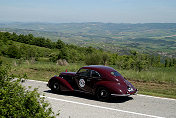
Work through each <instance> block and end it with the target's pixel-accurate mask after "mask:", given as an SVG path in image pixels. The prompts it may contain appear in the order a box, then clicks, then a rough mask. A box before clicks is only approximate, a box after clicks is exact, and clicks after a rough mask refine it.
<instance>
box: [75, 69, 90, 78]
mask: <svg viewBox="0 0 176 118" xmlns="http://www.w3.org/2000/svg"><path fill="white" fill-rule="evenodd" d="M78 73H80V74H79V76H87V77H89V76H90V70H89V69H81V70H79V72H78Z"/></svg>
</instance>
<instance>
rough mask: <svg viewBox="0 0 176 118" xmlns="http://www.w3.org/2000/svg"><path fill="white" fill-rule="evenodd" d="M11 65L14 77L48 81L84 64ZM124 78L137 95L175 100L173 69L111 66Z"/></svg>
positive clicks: (46, 62) (10, 60) (175, 82)
mask: <svg viewBox="0 0 176 118" xmlns="http://www.w3.org/2000/svg"><path fill="white" fill-rule="evenodd" d="M6 61H7V62H9V63H11V64H12V71H11V73H13V74H15V75H21V76H22V75H23V74H26V75H27V77H28V79H33V80H40V81H48V80H49V79H50V78H51V77H52V76H54V75H59V74H60V72H65V70H66V69H67V71H69V72H76V71H77V70H78V69H79V68H80V67H82V66H85V64H83V63H82V64H81V63H74V64H69V65H67V66H60V65H56V63H52V62H48V61H39V62H35V63H27V62H26V61H23V62H22V63H17V64H16V65H15V66H14V63H15V61H17V60H14V59H7V60H6ZM113 68H115V69H116V70H118V71H119V72H120V73H121V74H122V75H123V76H124V77H126V78H127V79H128V80H129V81H130V82H131V83H132V84H133V85H134V86H135V87H136V88H138V89H139V93H141V94H147V95H154V96H160V97H169V98H175V99H176V76H175V75H176V71H175V68H152V69H150V70H148V71H142V72H136V71H134V70H119V69H117V67H116V66H113Z"/></svg>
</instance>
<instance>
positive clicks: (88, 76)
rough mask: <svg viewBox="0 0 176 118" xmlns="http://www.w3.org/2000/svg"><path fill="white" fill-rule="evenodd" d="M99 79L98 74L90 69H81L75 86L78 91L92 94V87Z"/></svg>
mask: <svg viewBox="0 0 176 118" xmlns="http://www.w3.org/2000/svg"><path fill="white" fill-rule="evenodd" d="M98 79H100V75H99V73H98V72H96V71H94V70H90V69H81V70H79V72H78V75H77V77H76V81H77V85H78V87H79V89H80V90H83V91H85V92H89V93H92V90H93V87H94V85H95V83H96V81H98Z"/></svg>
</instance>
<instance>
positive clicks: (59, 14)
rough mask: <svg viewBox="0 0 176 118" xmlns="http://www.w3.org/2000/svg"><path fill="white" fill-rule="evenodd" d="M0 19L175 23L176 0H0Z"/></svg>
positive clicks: (60, 21)
mask: <svg viewBox="0 0 176 118" xmlns="http://www.w3.org/2000/svg"><path fill="white" fill-rule="evenodd" d="M0 21H1V22H2V21H8V22H9V21H19V22H58V23H65V22H113V23H151V22H152V23H153V22H162V23H167V22H172V23H176V0H0Z"/></svg>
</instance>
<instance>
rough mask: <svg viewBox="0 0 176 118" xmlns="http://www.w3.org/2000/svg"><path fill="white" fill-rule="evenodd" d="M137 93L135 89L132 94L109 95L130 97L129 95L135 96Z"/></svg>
mask: <svg viewBox="0 0 176 118" xmlns="http://www.w3.org/2000/svg"><path fill="white" fill-rule="evenodd" d="M137 92H138V89H136V91H135V92H134V93H132V94H130V93H128V94H111V95H112V96H130V95H136V94H137Z"/></svg>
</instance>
